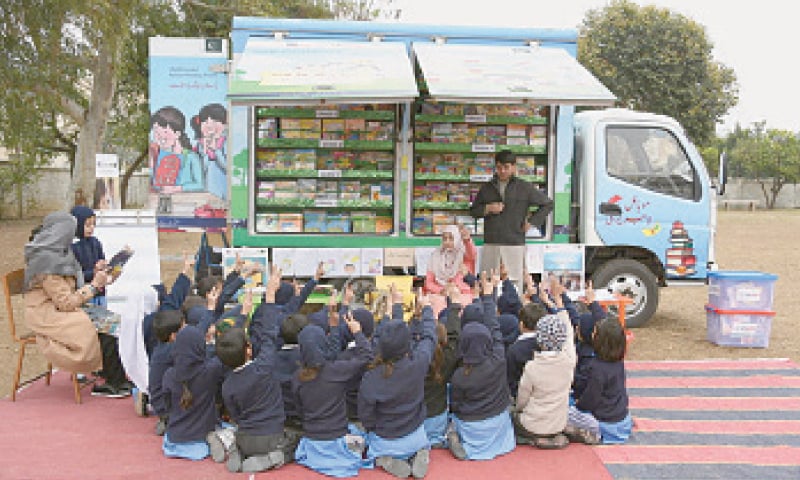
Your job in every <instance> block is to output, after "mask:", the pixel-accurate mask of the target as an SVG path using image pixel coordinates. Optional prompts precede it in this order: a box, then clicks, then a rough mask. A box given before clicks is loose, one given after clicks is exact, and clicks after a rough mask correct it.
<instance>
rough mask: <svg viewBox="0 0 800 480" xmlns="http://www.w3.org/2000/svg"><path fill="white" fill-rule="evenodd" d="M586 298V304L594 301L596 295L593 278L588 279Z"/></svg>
mask: <svg viewBox="0 0 800 480" xmlns="http://www.w3.org/2000/svg"><path fill="white" fill-rule="evenodd" d="M585 298H586V304H587V305H588V304H590V303H592V302H594V299H595V295H594V288H593V285H592V281H591V280H587V281H586V297H585Z"/></svg>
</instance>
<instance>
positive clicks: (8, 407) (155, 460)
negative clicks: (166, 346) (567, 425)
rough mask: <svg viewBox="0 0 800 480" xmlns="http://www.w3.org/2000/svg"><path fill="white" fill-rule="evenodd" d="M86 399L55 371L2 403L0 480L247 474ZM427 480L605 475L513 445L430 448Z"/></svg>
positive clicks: (577, 458) (299, 470)
mask: <svg viewBox="0 0 800 480" xmlns="http://www.w3.org/2000/svg"><path fill="white" fill-rule="evenodd" d="M83 393H84V395H83V398H84V403H83V404H81V405H78V404H76V403H75V402H74V400H73V397H72V384H71V383H70V382H69V376H68V375H66V374H64V373H57V374H56V375H55V376H54V379H53V383H52V385H50V386H49V387H47V386H45V384H44V381H37V382H35V383H33V384H32V385H31V386H29V387H28V388H27V389H25V390H24V391H22V392H20V393H19V394H17V401H16V402H15V403H12V402H11V400H10V399H9V398H5V399H2V400H0V415H2V418H3V429H2V433H3V434H2V435H0V452H2V454H0V479H14V480H17V479H38V478H47V479H69V480H74V479H137V480H145V479H156V478H158V479H161V478H169V479H170V480H178V479H192V480H202V479H215V478H249V477H250V474H244V473H240V474H232V473H229V472H228V471H227V470H225V466H224V465H222V464H216V463H214V462H212V461H211V460H210V459H206V460H203V461H200V462H192V461H189V460H175V459H167V458H165V457H164V456H163V455H162V453H161V437H157V436H156V435H155V434H153V426H154V424H155V419H154V418H152V417H149V418H141V417H137V416H136V415H135V414H134V412H133V402H132V401H131V399H129V398H128V399H106V398H97V397H91V396H90V395H89V392H88V389H85V390H84V392H83ZM254 478H263V479H270V478H273V479H281V480H293V479H298V480H299V479H309V478H310V479H324V478H329V477H324V476H322V475H318V474H315V473H314V472H311V471H310V470H307V469H305V468H303V467H300V466H298V465H289V466H286V467H283V468H280V469H278V470H276V471H272V472H265V473H259V474H256V475H255V476H254ZM358 478H361V479H365V480H370V479H391V478H393V477H391V476H390V475H388V474H386V473H385V472H383V471H381V470H372V471H371V470H362V471H361V473H360V474H359V476H358ZM427 478H430V479H458V480H470V479H476V480H503V479H509V480H511V479H513V480H519V479H522V478H546V479H549V480H560V479H564V480H575V479H578V478H582V479H587V480H588V479H591V480H606V479H608V480H610V479H611V478H612V477H611V475H609V473H608V471H607V470H606V468H605V467H604V466H603V463H602V462H601V461H600V460H599V459H598V457H597V455H596V449H593V448H591V447H587V446H584V445H570V446H569V447H568V448H566V449H565V450H559V451H542V450H536V449H534V448H532V447H528V446H524V447H518V448H517V449H516V450H514V452H512V453H511V454H509V455H505V456H503V457H500V458H497V459H494V460H490V461H485V462H474V461H473V462H462V461H458V460H455V459H454V458H453V457H452V456H451V455H450V453H449V452H447V451H442V450H436V451H434V452H433V455H432V459H431V466H430V470H429V471H428V476H427Z"/></svg>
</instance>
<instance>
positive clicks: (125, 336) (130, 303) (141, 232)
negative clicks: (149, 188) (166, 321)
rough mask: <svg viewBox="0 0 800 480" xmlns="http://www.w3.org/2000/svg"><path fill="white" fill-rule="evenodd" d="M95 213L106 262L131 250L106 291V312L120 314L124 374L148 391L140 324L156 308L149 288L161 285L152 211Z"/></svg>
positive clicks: (97, 233) (98, 237) (96, 232)
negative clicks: (132, 252)
mask: <svg viewBox="0 0 800 480" xmlns="http://www.w3.org/2000/svg"><path fill="white" fill-rule="evenodd" d="M96 213H97V228H96V229H95V234H94V235H95V237H97V239H98V240H100V242H102V244H103V251H104V252H105V254H106V258H111V257H112V256H113V255H114V254H115V253H116V252H118V251H119V250H121V249H122V248H124V247H125V246H126V245H128V246H130V247H131V248H132V249H133V251H134V254H133V257H131V259H130V260H129V261H128V263H126V264H125V267H124V268H123V270H122V275H120V276H119V278H117V281H116V282H114V283H113V284H111V285H109V286H108V287H107V288H106V298H107V299H108V309H109V310H111V311H113V312H116V313H118V314H120V316H121V317H122V323H121V325H120V334H119V353H120V358H121V359H122V364H123V366H124V367H125V372H126V373H127V374H128V377H130V379H131V380H132V381H133V383H135V384H136V385H137V386H138V387H139V388H140V389H142V390H144V391H147V373H148V361H147V353H146V352H145V348H144V337H143V334H142V320H143V319H144V316H145V315H147V314H148V313H150V312H152V311H153V310H155V308H156V307H157V295H156V293H155V290H153V287H152V285H155V284H158V283H161V261H160V257H159V254H158V230H157V225H156V215H155V212H154V211H151V210H105V211H98V212H96Z"/></svg>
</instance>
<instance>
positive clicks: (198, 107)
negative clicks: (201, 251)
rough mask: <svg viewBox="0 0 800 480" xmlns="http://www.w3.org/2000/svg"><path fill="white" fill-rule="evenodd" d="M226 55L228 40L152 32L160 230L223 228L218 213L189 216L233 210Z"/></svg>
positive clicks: (154, 194) (153, 157)
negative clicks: (231, 204) (171, 226)
mask: <svg viewBox="0 0 800 480" xmlns="http://www.w3.org/2000/svg"><path fill="white" fill-rule="evenodd" d="M227 54H228V44H227V41H226V40H222V39H203V38H164V37H154V38H150V138H149V142H150V153H149V163H148V166H149V167H150V175H151V176H150V192H151V194H150V199H149V206H150V207H151V208H153V209H155V210H156V212H157V215H158V217H159V222H158V224H159V230H172V229H171V228H166V229H163V228H161V225H164V224H173V225H187V224H191V225H193V226H192V227H181V228H177V230H203V229H205V230H209V229H212V230H217V229H219V224H220V222H219V221H218V220H217V221H208V222H204V221H202V220H201V221H198V222H187V221H183V220H186V219H189V218H195V219H209V220H212V219H219V218H225V217H226V213H227V208H228V204H227V199H228V160H229V159H228V154H227V143H228V112H227V108H226V106H225V105H226V103H225V101H226V100H225V96H226V94H227V79H226V75H225V70H226V65H227ZM161 217H178V218H179V219H183V220H181V221H172V222H163V221H162V219H161Z"/></svg>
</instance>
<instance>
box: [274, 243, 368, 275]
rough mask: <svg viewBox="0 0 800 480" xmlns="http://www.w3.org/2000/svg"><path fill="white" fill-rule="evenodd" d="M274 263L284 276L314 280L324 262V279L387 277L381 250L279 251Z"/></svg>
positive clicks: (315, 249)
mask: <svg viewBox="0 0 800 480" xmlns="http://www.w3.org/2000/svg"><path fill="white" fill-rule="evenodd" d="M272 261H273V262H274V263H275V264H276V265H277V266H278V267H280V269H281V270H282V271H283V276H284V277H313V276H314V273H315V272H316V271H317V266H318V265H319V264H320V263H322V267H323V269H324V273H323V276H325V277H334V278H337V277H338V278H348V277H374V276H377V275H382V274H383V249H381V248H337V249H319V248H276V249H273V251H272Z"/></svg>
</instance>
